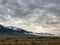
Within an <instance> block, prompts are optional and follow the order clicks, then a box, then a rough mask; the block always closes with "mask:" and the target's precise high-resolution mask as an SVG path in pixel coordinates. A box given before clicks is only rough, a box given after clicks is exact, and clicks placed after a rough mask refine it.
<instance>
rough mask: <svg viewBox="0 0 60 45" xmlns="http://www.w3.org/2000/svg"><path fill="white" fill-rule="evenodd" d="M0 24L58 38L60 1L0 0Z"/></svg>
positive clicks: (59, 31)
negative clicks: (50, 34)
mask: <svg viewBox="0 0 60 45" xmlns="http://www.w3.org/2000/svg"><path fill="white" fill-rule="evenodd" d="M0 24H2V25H8V26H14V27H19V28H23V29H25V30H27V31H32V32H38V33H41V32H46V33H52V34H55V35H58V36H60V0H0Z"/></svg>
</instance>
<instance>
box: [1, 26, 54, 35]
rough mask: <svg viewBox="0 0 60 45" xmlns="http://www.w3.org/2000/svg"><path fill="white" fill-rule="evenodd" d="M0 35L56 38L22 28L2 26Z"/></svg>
mask: <svg viewBox="0 0 60 45" xmlns="http://www.w3.org/2000/svg"><path fill="white" fill-rule="evenodd" d="M0 34H8V35H19V36H54V35H53V34H50V33H33V32H29V31H26V30H24V29H21V28H16V27H12V26H7V27H6V26H3V25H0Z"/></svg>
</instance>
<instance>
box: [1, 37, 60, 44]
mask: <svg viewBox="0 0 60 45" xmlns="http://www.w3.org/2000/svg"><path fill="white" fill-rule="evenodd" d="M0 45H60V37H29V36H28V37H25V36H21V37H19V36H12V37H11V36H10V37H9V36H0Z"/></svg>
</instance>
